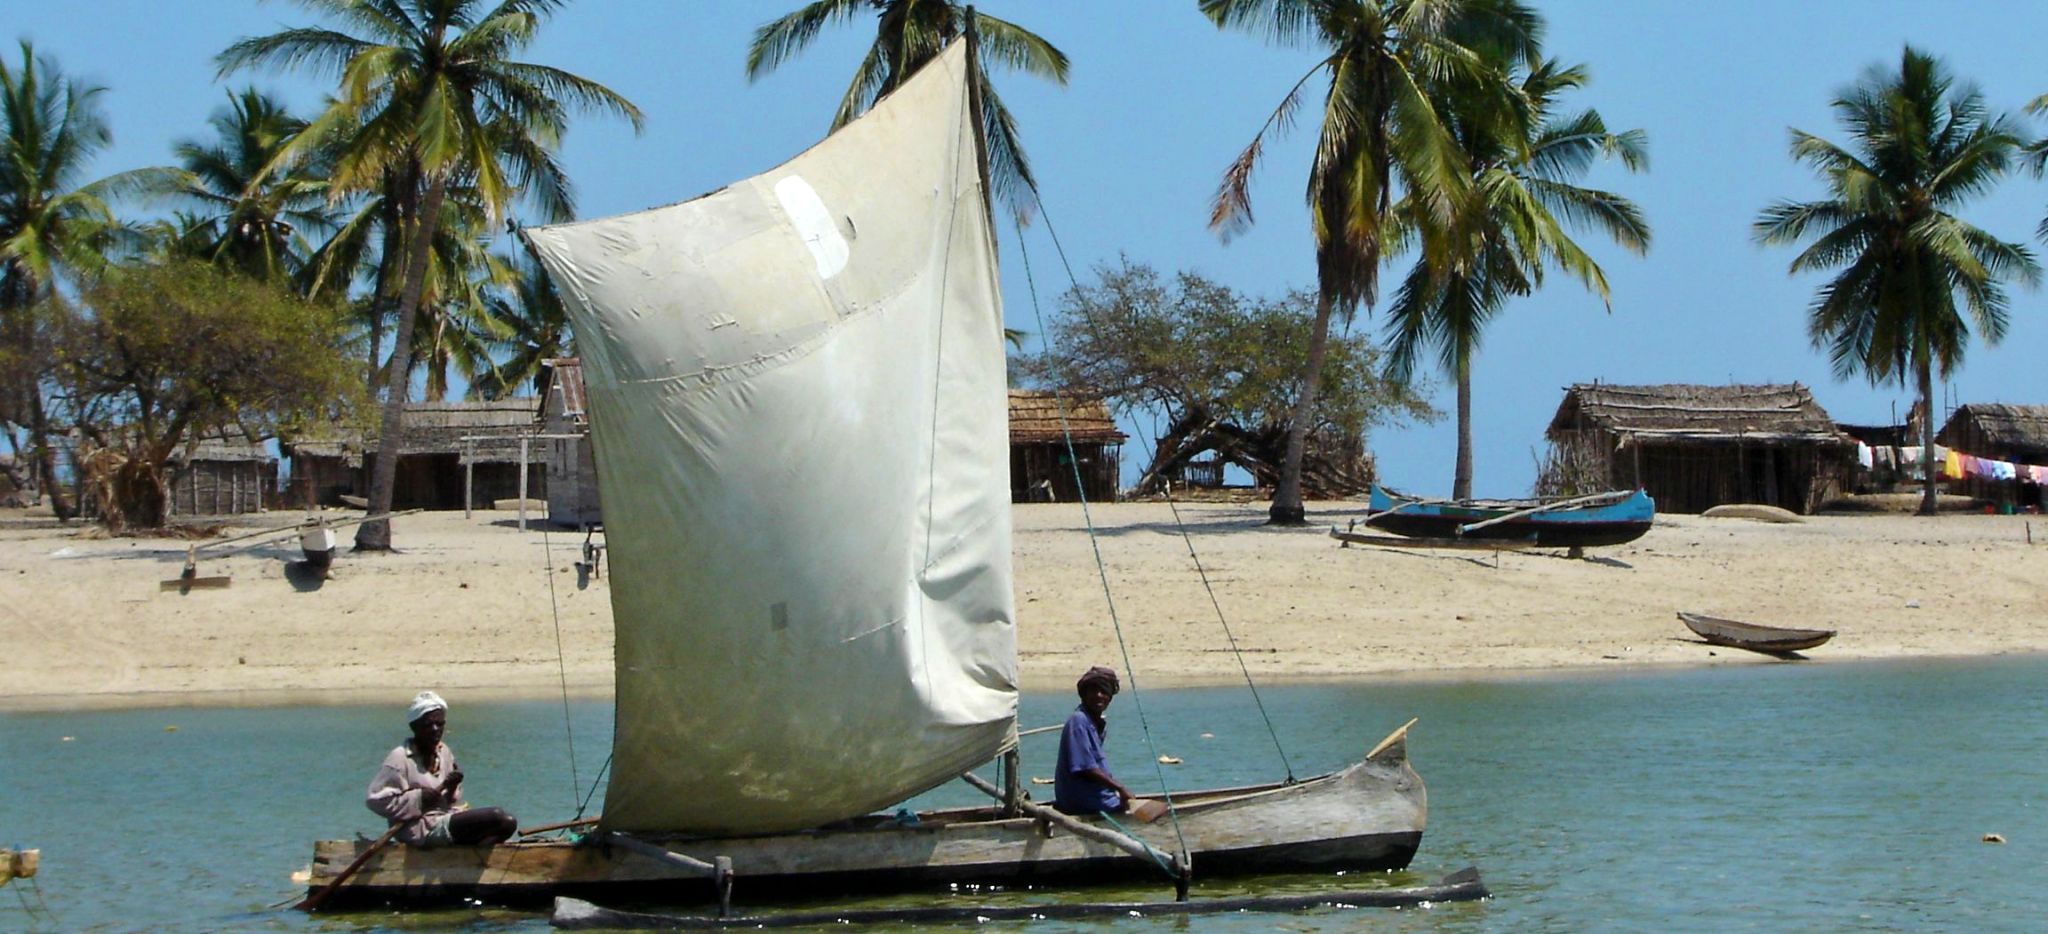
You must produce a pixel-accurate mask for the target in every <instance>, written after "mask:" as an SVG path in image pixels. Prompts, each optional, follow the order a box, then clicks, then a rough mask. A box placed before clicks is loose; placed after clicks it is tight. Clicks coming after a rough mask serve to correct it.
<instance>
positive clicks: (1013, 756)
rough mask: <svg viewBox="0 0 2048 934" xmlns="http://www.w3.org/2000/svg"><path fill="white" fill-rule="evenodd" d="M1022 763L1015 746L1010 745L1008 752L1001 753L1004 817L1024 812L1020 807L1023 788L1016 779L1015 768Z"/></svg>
mask: <svg viewBox="0 0 2048 934" xmlns="http://www.w3.org/2000/svg"><path fill="white" fill-rule="evenodd" d="M1022 764H1023V756H1021V755H1019V754H1018V752H1017V747H1015V746H1011V747H1010V751H1009V752H1006V753H1003V816H1004V817H1016V816H1018V815H1020V814H1023V813H1024V808H1023V807H1022V804H1023V802H1024V794H1023V788H1022V787H1021V786H1020V784H1019V782H1018V781H1017V769H1018V767H1019V766H1021V765H1022Z"/></svg>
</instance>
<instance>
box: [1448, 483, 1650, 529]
mask: <svg viewBox="0 0 2048 934" xmlns="http://www.w3.org/2000/svg"><path fill="white" fill-rule="evenodd" d="M1634 495H1635V492H1634V491H1632V490H1609V491H1607V492H1605V493H1595V494H1593V495H1591V496H1579V497H1574V498H1572V499H1564V500H1558V501H1557V502H1554V503H1544V504H1543V505H1541V506H1532V507H1530V508H1528V509H1522V510H1517V511H1515V512H1511V513H1508V514H1507V515H1504V516H1494V517H1493V518H1491V519H1488V520H1486V521H1484V522H1473V523H1468V524H1466V525H1461V526H1458V534H1459V535H1464V534H1467V533H1470V532H1477V531H1479V530H1480V529H1483V528H1486V527H1487V526H1489V525H1499V524H1501V523H1503V522H1507V521H1510V520H1513V519H1520V518H1523V517H1524V516H1533V515H1536V514H1537V513H1539V512H1550V511H1551V510H1553V509H1568V508H1570V507H1573V506H1583V505H1586V504H1587V503H1591V502H1595V501H1598V500H1606V499H1617V500H1618V499H1627V498H1628V497H1630V496H1634Z"/></svg>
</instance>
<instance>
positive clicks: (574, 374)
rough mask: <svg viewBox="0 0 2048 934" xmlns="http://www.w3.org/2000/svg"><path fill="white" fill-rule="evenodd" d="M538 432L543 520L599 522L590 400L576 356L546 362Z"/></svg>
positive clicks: (580, 523)
mask: <svg viewBox="0 0 2048 934" xmlns="http://www.w3.org/2000/svg"><path fill="white" fill-rule="evenodd" d="M540 433H541V435H542V438H541V440H540V441H538V442H536V443H537V444H538V445H539V446H540V449H541V450H542V451H543V452H545V454H544V455H543V456H544V458H545V460H546V461H547V474H548V521H550V522H553V523H554V524H556V525H563V526H568V527H570V528H587V527H589V526H594V525H598V524H601V523H602V522H603V521H604V513H603V510H601V509H600V508H599V507H598V500H597V449H596V448H594V447H592V446H591V443H590V404H589V402H588V401H587V400H586V398H585V395H584V392H583V363H582V361H581V360H578V359H577V358H575V357H564V358H560V359H555V360H549V361H547V362H546V369H543V370H542V371H541V376H540Z"/></svg>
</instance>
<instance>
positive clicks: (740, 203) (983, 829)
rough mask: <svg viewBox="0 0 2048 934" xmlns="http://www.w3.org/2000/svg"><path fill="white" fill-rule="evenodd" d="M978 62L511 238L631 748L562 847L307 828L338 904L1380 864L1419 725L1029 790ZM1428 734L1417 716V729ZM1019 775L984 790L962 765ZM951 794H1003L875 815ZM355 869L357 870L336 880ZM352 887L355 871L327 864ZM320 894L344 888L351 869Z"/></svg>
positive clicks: (955, 52) (1407, 785)
mask: <svg viewBox="0 0 2048 934" xmlns="http://www.w3.org/2000/svg"><path fill="white" fill-rule="evenodd" d="M973 69H974V65H973V60H972V57H971V51H970V43H968V42H956V43H954V44H953V46H952V47H950V48H949V50H948V51H946V52H945V53H943V54H942V55H941V56H939V57H938V58H936V59H935V60H933V61H932V62H931V63H930V64H928V65H926V66H925V67H923V68H922V69H920V70H919V72H918V73H917V74H916V75H914V76H913V77H912V78H911V79H909V80H908V81H906V82H905V83H904V84H903V85H902V86H901V87H900V88H899V89H897V90H896V91H895V92H894V93H892V94H890V95H889V96H888V97H886V98H884V99H883V100H882V101H880V102H879V103H878V104H877V105H876V106H875V107H874V108H873V109H872V110H871V111H869V112H868V113H867V114H866V115H865V116H863V117H862V118H860V119H859V120H857V121H854V122H853V123H851V124H849V125H847V126H845V127H844V128H842V129H840V130H839V131H837V132H835V133H833V134H832V135H831V136H829V137H827V138H826V139H825V140H823V141H822V142H820V143H818V144H817V145H815V146H814V147H813V148H811V149H809V150H808V151H806V152H804V153H802V154H800V155H798V156H797V157H795V158H794V159H792V160H790V161H788V162H786V163H784V164H783V165H781V166H778V167H776V168H775V169H773V170H770V171H768V172H766V173H763V174H761V175H757V176H754V177H752V178H749V179H746V180H743V181H739V182H735V183H733V184H732V185H730V186H728V187H726V188H723V189H721V190H719V191H716V192H713V193H711V194H708V195H705V196H702V197H700V198H697V199H694V200H691V201H686V202H683V203H679V204H673V205H669V206H666V207H661V208H656V209H652V210H648V211H643V212H639V213H635V214H628V215H624V216H620V217H614V218H609V219H604V220H596V221H589V222H580V223H571V224H565V225H560V226H551V227H539V228H530V229H528V230H527V231H525V236H526V237H527V240H528V243H529V244H530V245H531V247H532V248H533V250H534V252H535V253H536V254H537V255H538V256H539V258H540V259H541V261H542V262H543V263H544V264H545V265H546V267H547V269H548V271H549V273H550V274H551V275H552V276H553V278H554V281H555V282H556V284H557V286H558V287H559V289H560V290H561V292H562V296H563V299H564V302H565V304H566V305H567V307H568V309H569V313H570V315H571V318H572V321H573V323H574V326H575V329H576V334H577V340H578V344H579V347H580V349H581V354H582V358H583V368H584V373H585V378H586V389H587V392H588V399H589V405H590V409H591V413H592V417H591V426H592V428H591V430H592V436H593V442H594V444H595V447H596V450H597V465H598V469H599V471H600V490H601V496H602V499H603V509H604V515H605V521H606V534H607V537H608V539H609V550H610V554H611V556H612V571H611V588H612V605H613V616H614V626H615V630H616V661H615V663H616V677H617V687H616V691H617V699H616V707H617V709H616V728H615V735H614V738H613V750H612V760H611V779H610V783H609V785H608V787H607V790H606V793H605V801H604V806H603V813H602V816H601V818H600V819H598V821H597V822H596V824H595V827H594V828H592V829H591V830H590V832H589V833H587V834H584V835H581V836H580V837H576V838H573V839H560V838H526V839H520V840H515V841H514V842H510V843H505V844H500V845H496V846H490V847H444V848H438V849H413V848H404V847H395V848H390V849H382V850H378V851H375V852H372V849H373V848H372V845H371V844H369V843H366V842H364V841H360V840H354V841H350V840H334V841H325V842H320V843H317V844H316V845H315V847H314V860H313V864H312V868H311V871H310V874H309V876H308V880H307V881H308V884H309V886H310V887H311V888H312V889H314V890H316V891H319V890H329V887H331V894H332V896H333V899H332V901H331V902H330V904H342V903H348V902H355V903H363V902H376V903H405V902H422V901H445V900H452V899H460V898H473V899H481V900H484V901H490V902H497V903H518V902H528V903H530V902H533V901H537V900H544V899H546V898H548V897H551V896H562V895H574V896H587V897H605V898H654V899H661V900H667V901H676V900H683V899H695V898H699V897H701V898H706V899H709V898H718V899H719V900H720V901H721V902H724V901H725V900H726V899H728V898H729V897H730V893H731V890H732V888H733V886H734V885H735V882H737V885H738V886H739V887H740V888H741V889H742V891H744V892H747V893H753V894H754V895H757V896H760V897H768V896H770V895H772V894H789V893H813V892H820V891H831V890H846V889H853V890H860V891H875V890H884V889H903V888H906V887H917V886H923V885H929V884H932V883H944V882H1006V881H1018V880H1050V879H1060V878H1076V877H1085V878H1088V879H1093V880H1103V879H1113V878H1119V877H1129V876H1132V875H1137V874H1145V873H1154V874H1156V873H1159V872H1160V871H1161V869H1165V870H1166V871H1167V872H1168V873H1169V874H1171V875H1175V876H1177V877H1178V887H1179V889H1180V891H1181V892H1182V893H1185V891H1186V887H1187V883H1188V879H1189V878H1190V877H1192V876H1193V875H1195V873H1196V872H1199V873H1200V875H1201V876H1203V877H1208V876H1211V875H1224V874H1231V873H1262V872H1276V871H1321V870H1338V869H1350V870H1366V869H1394V868H1400V867H1403V866H1405V865H1407V863H1408V862H1409V859H1410V858H1411V856H1412V855H1413V854H1414V852H1415V850H1416V847H1417V845H1418V844H1419V842H1420V840H1421V836H1422V831H1423V824H1424V819H1425V816H1426V813H1427V802H1426V797H1425V793H1424V789H1423V784H1422V780H1421V778H1420V777H1418V776H1417V775H1416V773H1415V771H1414V770H1413V769H1412V768H1411V767H1410V766H1409V764H1408V761H1407V755H1406V740H1405V731H1406V728H1405V727H1403V728H1402V729H1401V730H1397V731H1395V733H1394V734H1393V735H1391V736H1389V737H1387V739H1386V740H1385V741H1383V742H1381V743H1380V744H1379V745H1378V746H1377V747H1376V748H1374V749H1372V750H1371V751H1370V752H1369V753H1368V754H1367V755H1365V756H1364V757H1363V758H1362V759H1361V760H1360V761H1358V762H1357V763H1356V764H1354V765H1351V766H1349V767H1348V768H1344V769H1341V770H1338V771H1336V772H1333V773H1330V774H1327V775H1322V776H1318V777H1315V778H1310V779H1306V780H1301V781H1289V782H1282V783H1274V784H1268V785H1258V786H1250V787H1238V788H1223V789H1214V790H1208V791H1195V792H1176V793H1174V794H1173V795H1172V796H1171V799H1170V800H1171V811H1170V814H1169V816H1168V818H1167V819H1163V820H1158V821H1155V822H1153V823H1149V824H1146V823H1138V822H1136V821H1130V822H1129V823H1128V825H1127V826H1124V825H1123V822H1117V824H1115V825H1113V824H1111V823H1109V822H1104V821H1102V820H1100V819H1098V818H1075V817H1071V816H1068V815H1064V814H1060V813H1058V812H1056V811H1053V810H1052V809H1051V808H1048V807H1046V806H1044V805H1042V804H1039V803H1036V802H1032V801H1030V800H1029V799H1028V796H1027V795H1026V794H1024V793H1023V792H1022V791H1020V790H1019V788H1018V783H1017V774H1018V768H1017V764H1016V761H1017V760H1016V751H1015V750H1016V746H1017V741H1018V730H1017V688H1016V682H1017V652H1016V614H1015V607H1014V605H1013V597H1012V587H1011V571H1010V541H1011V520H1010V515H1011V508H1012V507H1011V505H1010V500H1009V489H1010V486H1009V482H1008V469H1009V467H1008V465H1009V453H1008V437H1007V432H1006V430H1005V422H1006V416H1007V408H1006V407H1007V392H1006V372H1005V359H1004V352H1003V338H1002V321H1003V315H1002V306H1001V298H1000V295H999V291H998V287H997V278H996V256H995V249H994V236H993V233H992V228H991V224H990V213H989V204H988V198H987V194H986V191H987V189H986V186H985V177H986V168H985V158H986V157H985V154H984V152H983V149H982V141H981V138H980V126H981V124H980V120H979V119H978V117H977V114H978V107H979V102H978V100H977V99H976V94H975V91H974V82H973V81H971V80H970V76H971V75H972V74H973V73H974V72H973ZM1411 722H1412V721H1411ZM998 758H1004V759H1007V760H1008V766H1009V767H1008V768H1007V769H1005V773H1006V778H1007V781H1006V782H1004V783H1003V785H1002V786H1000V787H999V786H998V785H997V784H996V783H992V782H986V781H982V780H980V779H979V778H978V777H975V776H973V775H972V774H971V773H970V770H971V769H974V768H976V767H978V766H981V765H983V764H985V763H988V762H990V761H992V760H996V759H998ZM963 777H965V778H967V779H968V780H970V781H971V782H972V783H973V784H975V785H976V786H977V787H979V788H981V789H982V790H984V791H986V792H987V793H989V795H990V797H991V800H990V803H989V805H988V806H986V807H980V808H963V809H953V810H940V811H927V812H924V813H919V814H915V815H910V814H907V813H902V812H899V813H896V814H893V815H892V814H887V813H878V811H880V810H883V809H887V808H890V807H892V806H895V805H897V804H899V803H901V802H903V801H905V800H907V799H909V798H911V797H913V796H915V795H918V794H920V793H922V792H924V791H926V790H928V789H931V788H934V787H936V786H938V785H940V784H942V783H944V782H947V781H951V780H954V779H957V778H963ZM350 869H353V872H352V873H350V872H349V870H350ZM345 873H346V877H345V878H344V874H345ZM335 883H339V884H338V885H337V884H335Z"/></svg>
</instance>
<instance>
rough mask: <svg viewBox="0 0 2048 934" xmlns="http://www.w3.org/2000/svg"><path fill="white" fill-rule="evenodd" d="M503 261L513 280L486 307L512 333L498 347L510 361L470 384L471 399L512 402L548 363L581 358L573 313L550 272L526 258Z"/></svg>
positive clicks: (496, 290) (492, 295) (493, 293)
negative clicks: (571, 323)
mask: <svg viewBox="0 0 2048 934" xmlns="http://www.w3.org/2000/svg"><path fill="white" fill-rule="evenodd" d="M498 261H499V262H500V263H502V264H504V265H505V266H506V267H507V268H509V269H510V270H511V273H512V274H511V276H510V277H508V278H507V279H506V281H504V282H500V283H498V284H497V287H496V288H493V289H492V290H491V291H490V292H489V293H488V295H487V296H486V297H485V302H487V303H488V306H489V309H490V317H491V318H492V319H493V320H495V321H497V322H499V323H501V324H503V325H504V326H505V328H506V329H507V332H508V333H507V334H506V336H505V338H504V339H502V340H501V341H500V342H499V345H498V350H500V351H501V352H503V353H504V354H505V359H504V360H502V361H499V362H498V363H496V364H495V365H494V366H493V367H492V368H491V370H490V371H489V372H486V373H483V374H480V375H479V376H478V377H477V378H476V379H475V380H473V381H471V382H470V384H469V390H470V393H471V394H472V395H475V396H477V397H478V398H482V399H498V398H503V397H505V396H510V395H512V394H514V393H516V392H518V391H519V387H520V386H523V385H533V384H534V383H535V382H536V381H537V380H539V379H540V375H541V371H542V369H544V368H545V365H546V363H547V361H549V360H554V359H557V358H561V357H573V356H575V355H576V343H575V338H574V337H572V336H571V335H570V333H569V313H568V310H567V309H566V308H564V307H562V296H561V293H559V292H557V291H555V283H554V280H553V279H550V278H549V277H548V274H547V270H546V269H545V268H544V267H542V266H541V264H540V263H538V262H536V261H535V260H534V259H533V257H532V256H530V255H525V254H521V255H520V256H519V257H518V258H517V259H514V258H510V257H500V258H499V260H498Z"/></svg>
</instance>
